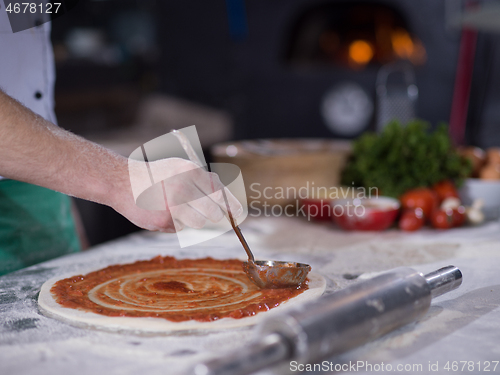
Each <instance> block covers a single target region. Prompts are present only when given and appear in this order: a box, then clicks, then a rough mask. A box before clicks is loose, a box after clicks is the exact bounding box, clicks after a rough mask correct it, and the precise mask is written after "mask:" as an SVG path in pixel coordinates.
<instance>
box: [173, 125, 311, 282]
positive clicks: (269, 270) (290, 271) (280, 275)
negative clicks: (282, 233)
mask: <svg viewBox="0 0 500 375" xmlns="http://www.w3.org/2000/svg"><path fill="white" fill-rule="evenodd" d="M172 133H173V134H174V135H175V136H176V137H177V139H178V140H179V142H180V144H181V146H182V148H183V149H184V151H185V152H186V154H187V155H188V157H189V160H191V161H192V162H193V163H195V164H197V165H198V166H200V167H203V164H202V162H201V160H200V158H199V157H198V155H197V154H196V152H195V151H194V150H193V146H192V145H191V142H189V139H188V138H187V137H186V135H185V134H184V133H182V132H180V131H178V130H173V131H172ZM222 195H223V196H224V201H225V203H226V208H227V219H228V220H229V222H230V223H231V227H232V228H233V230H234V232H235V233H236V236H237V237H238V239H239V240H240V242H241V245H242V246H243V248H244V249H245V252H246V253H247V255H248V261H247V262H243V270H244V271H245V273H246V274H247V275H248V277H249V278H250V280H252V281H253V282H254V283H255V284H256V285H257V286H258V287H260V288H286V287H293V286H298V285H300V284H302V283H303V282H304V281H305V279H306V277H307V274H308V273H309V271H311V266H310V265H308V264H304V263H296V262H283V261H274V260H255V258H254V256H253V254H252V251H251V250H250V247H249V246H248V243H247V241H246V240H245V237H243V234H242V233H241V230H240V228H239V226H238V225H237V224H236V223H235V221H234V219H233V215H232V214H231V210H230V208H229V202H228V200H227V197H226V192H225V191H224V189H222Z"/></svg>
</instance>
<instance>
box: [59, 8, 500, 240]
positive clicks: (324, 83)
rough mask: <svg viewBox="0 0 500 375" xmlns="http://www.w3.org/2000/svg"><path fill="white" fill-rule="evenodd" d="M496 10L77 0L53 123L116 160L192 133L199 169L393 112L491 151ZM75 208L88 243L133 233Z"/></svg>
mask: <svg viewBox="0 0 500 375" xmlns="http://www.w3.org/2000/svg"><path fill="white" fill-rule="evenodd" d="M499 9H500V2H499V1H493V0H490V1H486V0H483V1H460V0H420V1H414V0H383V1H377V0H367V1H354V0H352V1H336V0H327V1H315V0H251V1H250V0H226V1H224V0H217V1H200V0H198V1H196V0H183V1H176V0H99V1H97V0H95V1H92V0H81V1H79V2H78V4H77V5H76V6H75V7H74V9H72V10H71V11H70V12H69V13H68V14H66V15H65V16H64V17H60V18H58V19H55V20H54V21H53V22H52V40H53V45H54V54H55V58H56V69H57V81H56V113H57V117H58V121H59V125H60V126H62V127H64V128H66V129H69V130H71V131H73V132H75V133H77V134H80V135H83V136H85V137H87V138H89V139H91V140H94V141H96V142H99V143H101V144H103V145H105V146H107V147H110V148H112V149H115V150H116V151H117V152H120V153H122V154H123V155H125V156H128V154H129V153H130V152H132V151H133V150H134V149H135V148H136V147H138V146H140V145H141V144H142V143H144V142H147V141H148V140H151V139H153V138H155V137H157V136H159V135H162V134H165V133H166V132H168V131H169V130H171V129H174V128H182V127H185V126H189V125H196V126H197V129H198V133H199V135H200V139H201V142H202V145H203V147H204V149H205V155H206V157H207V159H208V161H210V152H209V151H210V148H211V147H212V146H213V145H214V144H217V143H220V142H227V141H233V140H252V139H261V138H264V139H268V138H321V139H343V140H349V139H353V138H355V137H357V136H359V135H360V134H362V133H363V132H365V131H367V130H376V129H377V128H378V127H380V123H381V122H382V121H383V118H382V117H383V116H382V115H383V114H384V113H385V114H386V115H387V113H389V114H393V113H395V112H396V113H397V109H398V108H403V109H404V111H403V112H404V113H400V117H402V118H404V116H410V117H414V116H416V117H418V118H422V119H424V120H426V121H429V122H430V123H431V124H432V126H436V125H437V124H438V123H439V122H442V121H444V122H450V120H451V123H452V124H451V126H452V129H453V130H454V131H455V132H456V136H455V139H456V140H457V141H458V142H459V143H462V144H465V145H474V146H479V147H483V148H487V147H492V146H500V105H499V104H500V44H499V43H500V34H499V32H500V16H499V14H500V11H499ZM464 26H465V28H464ZM395 103H396V104H395ZM394 106H396V107H397V108H396V110H395V109H394V108H395V107H394ZM394 111H395V112H394ZM381 116H382V117H381ZM77 205H78V207H79V209H80V211H81V214H82V218H83V222H84V226H85V228H86V231H87V235H88V238H89V241H90V244H91V245H94V244H97V243H100V242H103V241H106V240H110V239H112V238H116V237H118V236H121V235H124V234H126V233H129V232H132V231H134V230H137V228H136V227H134V226H133V225H132V224H130V223H129V222H128V221H127V220H126V219H124V218H122V217H121V216H119V215H118V214H116V213H114V211H113V210H112V209H109V208H106V207H102V206H99V205H96V204H93V203H89V202H83V201H77Z"/></svg>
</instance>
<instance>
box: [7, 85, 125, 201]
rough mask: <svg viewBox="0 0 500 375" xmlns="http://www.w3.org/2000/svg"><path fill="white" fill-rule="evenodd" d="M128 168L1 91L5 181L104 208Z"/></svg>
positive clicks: (107, 152)
mask: <svg viewBox="0 0 500 375" xmlns="http://www.w3.org/2000/svg"><path fill="white" fill-rule="evenodd" d="M126 168H127V160H126V159H125V158H123V157H121V156H119V155H117V154H114V153H113V152H111V151H109V150H107V149H104V148H103V147H101V146H98V145H96V144H94V143H91V142H89V141H87V140H85V139H83V138H81V137H78V136H76V135H74V134H72V133H70V132H67V131H65V130H63V129H60V128H59V127H57V126H55V125H54V124H52V123H50V122H48V121H46V120H44V119H43V118H41V117H40V116H38V115H36V114H34V113H33V112H31V111H30V110H29V109H27V108H26V107H24V106H23V105H21V104H20V103H18V102H17V101H15V100H14V99H12V98H10V97H9V96H8V95H6V94H4V93H3V92H1V91H0V174H1V175H3V176H4V177H8V178H12V179H16V180H20V181H24V182H29V183H32V184H35V185H40V186H44V187H47V188H49V189H53V190H57V191H60V192H62V193H65V194H69V195H73V196H77V197H80V198H83V199H88V200H92V201H95V202H99V203H106V201H107V200H109V195H110V190H111V189H113V187H114V185H116V184H122V183H124V181H123V179H124V177H128V176H126V175H127V173H126ZM124 172H125V173H124ZM124 175H125V176H124ZM108 204H109V203H108Z"/></svg>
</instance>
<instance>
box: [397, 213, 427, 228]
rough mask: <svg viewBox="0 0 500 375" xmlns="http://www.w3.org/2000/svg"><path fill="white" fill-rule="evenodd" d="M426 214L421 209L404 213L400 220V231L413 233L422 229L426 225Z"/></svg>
mask: <svg viewBox="0 0 500 375" xmlns="http://www.w3.org/2000/svg"><path fill="white" fill-rule="evenodd" d="M424 221H425V218H424V213H423V212H422V209H421V208H416V209H414V210H407V211H404V212H403V214H402V215H401V219H399V229H402V230H405V231H407V232H413V231H415V230H418V229H420V228H422V226H423V225H424Z"/></svg>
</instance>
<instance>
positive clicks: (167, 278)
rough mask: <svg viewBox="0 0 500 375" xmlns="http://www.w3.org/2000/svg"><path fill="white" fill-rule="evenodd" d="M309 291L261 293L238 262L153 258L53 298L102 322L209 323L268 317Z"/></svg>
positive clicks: (61, 289)
mask: <svg viewBox="0 0 500 375" xmlns="http://www.w3.org/2000/svg"><path fill="white" fill-rule="evenodd" d="M307 289H308V286H307V280H306V282H304V283H303V284H302V285H300V286H298V287H293V288H282V289H260V288H259V287H257V286H256V285H255V284H254V283H253V282H252V281H250V279H249V278H248V276H247V275H246V274H245V273H244V271H243V268H242V262H241V261H240V260H237V259H229V260H216V259H212V258H203V259H182V260H178V259H176V258H174V257H169V256H167V257H161V256H157V257H155V258H153V259H151V260H145V261H137V262H135V263H130V264H120V265H113V266H109V267H106V268H103V269H101V270H98V271H94V272H91V273H89V274H87V275H77V276H73V277H70V278H67V279H63V280H59V281H57V282H56V283H55V284H54V285H53V286H52V288H51V293H52V295H53V296H54V298H55V300H56V301H57V302H58V303H59V304H60V305H62V306H64V307H68V308H73V309H78V310H83V311H88V312H93V313H96V314H101V315H106V316H127V317H154V318H163V319H167V320H170V321H174V322H182V321H187V320H197V321H200V322H208V321H214V320H218V319H221V318H226V317H230V318H234V319H241V318H245V317H247V316H252V315H255V314H257V313H259V312H261V311H267V310H270V309H272V308H274V307H276V306H279V305H280V304H281V303H282V302H284V301H286V300H288V299H290V298H293V297H295V296H297V295H299V294H300V293H302V292H304V291H305V290H307Z"/></svg>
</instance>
